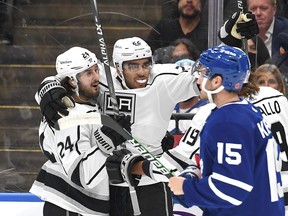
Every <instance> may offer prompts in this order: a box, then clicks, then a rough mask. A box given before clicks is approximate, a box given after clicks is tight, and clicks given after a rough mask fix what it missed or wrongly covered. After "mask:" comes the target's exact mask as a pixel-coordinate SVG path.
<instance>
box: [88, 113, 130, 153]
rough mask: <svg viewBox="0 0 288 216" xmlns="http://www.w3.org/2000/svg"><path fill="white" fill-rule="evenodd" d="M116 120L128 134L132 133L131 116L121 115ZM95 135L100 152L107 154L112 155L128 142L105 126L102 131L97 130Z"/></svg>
mask: <svg viewBox="0 0 288 216" xmlns="http://www.w3.org/2000/svg"><path fill="white" fill-rule="evenodd" d="M115 120H116V121H117V122H118V123H119V124H120V125H121V126H122V127H123V128H124V129H126V130H127V131H128V132H131V123H130V116H128V115H127V116H126V115H124V114H122V113H121V114H120V115H118V116H116V118H115ZM94 135H95V137H96V139H97V143H98V146H99V148H100V150H101V151H102V152H104V153H106V154H111V153H112V152H113V150H115V148H116V147H117V146H119V145H121V144H122V143H123V142H125V141H126V139H125V138H123V137H122V136H121V135H120V134H118V133H117V132H116V131H115V130H113V129H112V128H110V127H107V126H105V125H103V126H102V127H101V128H100V130H99V129H98V130H96V131H95V133H94Z"/></svg>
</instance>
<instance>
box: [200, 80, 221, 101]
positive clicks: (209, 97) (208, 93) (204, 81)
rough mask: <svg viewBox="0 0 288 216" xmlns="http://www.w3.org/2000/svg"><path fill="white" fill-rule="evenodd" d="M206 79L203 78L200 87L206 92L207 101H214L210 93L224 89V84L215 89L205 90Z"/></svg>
mask: <svg viewBox="0 0 288 216" xmlns="http://www.w3.org/2000/svg"><path fill="white" fill-rule="evenodd" d="M207 80H208V78H206V77H205V78H203V81H202V85H201V88H202V90H203V91H205V92H206V93H207V97H208V101H209V102H210V103H214V101H213V98H212V94H216V93H219V92H220V91H222V90H223V89H224V86H223V85H221V86H220V87H219V88H217V89H215V90H212V91H210V90H207V89H206V88H205V85H206V83H207Z"/></svg>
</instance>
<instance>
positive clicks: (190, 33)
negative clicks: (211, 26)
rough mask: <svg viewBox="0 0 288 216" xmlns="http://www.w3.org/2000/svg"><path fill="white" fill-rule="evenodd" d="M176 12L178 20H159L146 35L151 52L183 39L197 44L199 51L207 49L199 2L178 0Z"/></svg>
mask: <svg viewBox="0 0 288 216" xmlns="http://www.w3.org/2000/svg"><path fill="white" fill-rule="evenodd" d="M178 11H179V18H175V19H162V20H160V21H159V22H158V23H157V24H156V26H155V27H154V29H153V30H152V31H151V32H150V34H149V35H148V37H147V40H146V41H147V43H148V44H149V45H150V46H151V48H152V51H153V52H154V51H155V50H156V49H157V48H159V47H167V46H168V45H169V44H170V43H171V42H173V41H175V40H176V39H178V38H183V37H184V38H188V39H189V40H191V41H192V42H193V43H195V44H196V43H197V48H198V49H199V50H200V51H203V50H206V49H207V44H208V37H207V35H208V29H207V23H206V24H205V23H203V22H202V19H201V14H202V13H201V12H202V6H201V0H194V1H191V0H179V1H178Z"/></svg>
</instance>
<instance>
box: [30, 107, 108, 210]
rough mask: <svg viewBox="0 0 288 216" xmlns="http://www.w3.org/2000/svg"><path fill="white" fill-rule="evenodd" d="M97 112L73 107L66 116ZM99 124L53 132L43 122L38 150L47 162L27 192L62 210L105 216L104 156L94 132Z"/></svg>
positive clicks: (87, 108) (106, 188)
mask: <svg viewBox="0 0 288 216" xmlns="http://www.w3.org/2000/svg"><path fill="white" fill-rule="evenodd" d="M92 111H93V112H98V109H97V107H96V106H92V105H85V104H77V103H76V104H75V107H74V108H72V109H71V110H70V112H69V116H72V115H77V114H79V113H86V112H92ZM101 126H102V125H78V126H72V127H70V128H67V129H64V130H55V129H54V128H51V127H49V126H48V124H47V123H46V122H45V121H42V122H41V124H40V129H39V137H40V147H41V150H42V151H43V153H44V154H45V155H46V156H47V157H48V158H49V159H50V160H49V161H47V162H46V163H45V164H44V165H43V167H42V169H41V171H40V172H39V175H38V176H37V179H36V180H35V182H34V183H33V185H32V187H31V189H30V192H31V193H33V194H35V195H37V196H39V197H40V198H41V199H43V200H45V201H48V202H51V203H54V204H55V205H58V206H60V207H62V208H64V209H67V210H69V211H72V212H78V213H81V214H91V215H108V212H109V179H108V174H107V171H106V167H105V162H106V158H107V155H105V154H103V153H102V152H101V151H100V150H99V147H98V141H97V139H96V138H95V135H94V133H95V131H96V130H97V129H98V128H99V127H101Z"/></svg>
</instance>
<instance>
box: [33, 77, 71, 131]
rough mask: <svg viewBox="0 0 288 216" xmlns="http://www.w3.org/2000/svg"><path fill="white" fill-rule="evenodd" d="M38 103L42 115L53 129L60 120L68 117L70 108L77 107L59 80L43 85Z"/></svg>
mask: <svg viewBox="0 0 288 216" xmlns="http://www.w3.org/2000/svg"><path fill="white" fill-rule="evenodd" d="M36 95H37V94H36ZM38 102H39V105H40V110H41V112H42V114H43V115H44V116H45V118H46V120H47V122H48V124H49V125H50V126H52V127H54V124H55V123H56V122H57V120H58V119H60V118H61V117H62V116H67V115H68V113H69V111H68V110H67V109H68V108H71V107H74V106H75V103H74V100H73V98H72V97H71V96H70V95H69V94H68V93H67V91H66V90H65V88H64V87H62V86H61V84H60V82H59V81H58V80H57V79H55V80H47V81H44V82H43V83H41V85H40V86H39V89H38Z"/></svg>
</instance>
